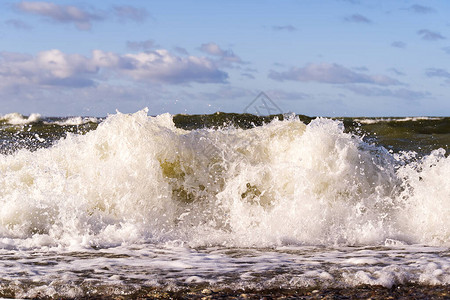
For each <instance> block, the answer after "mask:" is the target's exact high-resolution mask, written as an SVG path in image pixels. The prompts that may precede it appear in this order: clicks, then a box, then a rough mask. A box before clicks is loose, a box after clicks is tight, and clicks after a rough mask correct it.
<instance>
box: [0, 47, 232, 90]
mask: <svg viewBox="0 0 450 300" xmlns="http://www.w3.org/2000/svg"><path fill="white" fill-rule="evenodd" d="M111 77H114V78H115V79H121V80H125V81H131V82H133V81H139V82H146V83H170V84H186V83H191V82H198V83H223V82H225V81H226V79H227V77H228V74H227V73H225V72H223V71H221V70H219V69H218V68H217V66H216V65H215V63H214V62H212V61H211V60H209V59H207V58H204V57H194V56H189V57H178V56H175V55H173V54H171V53H169V52H168V51H167V50H156V51H152V52H145V53H144V52H141V53H134V54H131V53H129V54H124V55H121V54H117V53H113V52H105V51H102V50H94V51H93V52H92V55H91V57H87V56H83V55H79V54H67V53H63V52H62V51H60V50H57V49H53V50H48V51H42V52H40V53H38V54H37V55H35V56H32V55H26V54H20V53H11V52H2V53H0V90H2V89H3V90H5V89H16V88H19V87H26V88H44V89H49V88H52V87H53V88H55V87H58V86H64V87H69V88H85V87H88V86H95V85H97V84H98V83H99V82H101V81H104V82H106V81H107V80H108V79H109V78H111Z"/></svg>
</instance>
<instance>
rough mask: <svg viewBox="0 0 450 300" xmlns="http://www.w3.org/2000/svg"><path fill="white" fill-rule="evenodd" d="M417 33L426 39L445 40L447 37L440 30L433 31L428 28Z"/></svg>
mask: <svg viewBox="0 0 450 300" xmlns="http://www.w3.org/2000/svg"><path fill="white" fill-rule="evenodd" d="M417 34H418V35H420V36H421V37H422V40H426V41H437V40H445V37H444V36H443V35H442V34H440V33H439V32H435V31H431V30H428V29H421V30H419V31H417Z"/></svg>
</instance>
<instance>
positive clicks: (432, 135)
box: [0, 113, 450, 155]
mask: <svg viewBox="0 0 450 300" xmlns="http://www.w3.org/2000/svg"><path fill="white" fill-rule="evenodd" d="M292 117H293V115H270V116H256V115H252V114H237V113H214V114H202V115H184V114H179V115H174V116H173V121H174V123H175V126H177V127H178V128H182V129H186V130H196V129H203V128H215V129H217V128H224V127H230V126H232V127H237V128H242V129H249V128H253V127H255V126H262V125H264V124H267V123H269V122H270V121H272V120H273V119H275V118H278V119H279V120H284V119H286V118H292ZM296 117H298V118H299V119H300V120H301V121H302V122H304V123H305V124H308V123H309V122H311V120H313V119H314V118H313V117H308V116H305V115H296ZM336 119H338V120H340V121H342V122H343V124H344V127H345V130H346V131H347V132H351V133H354V134H357V135H359V136H363V138H364V140H365V141H367V142H369V143H375V144H377V145H380V146H383V147H385V148H386V149H388V150H392V151H394V152H399V151H415V152H417V153H419V154H420V155H423V154H428V153H430V152H431V151H432V150H434V149H439V148H443V149H444V150H445V151H446V153H447V155H448V153H449V145H450V117H442V118H336ZM64 120H67V118H44V119H41V120H39V121H37V122H33V123H29V124H22V125H11V124H8V123H7V122H6V121H5V120H2V119H0V152H1V153H3V154H6V153H12V152H14V151H16V150H17V149H21V148H27V149H30V150H36V149H38V148H41V147H48V146H50V145H52V144H53V143H54V142H55V141H57V140H59V139H61V138H63V137H65V136H66V135H67V134H68V133H73V134H85V133H87V132H89V131H91V130H95V129H96V128H97V126H98V124H99V123H100V122H101V121H102V120H104V119H98V122H92V121H89V122H85V123H83V124H80V125H58V124H57V123H58V122H59V124H61V122H63V121H64Z"/></svg>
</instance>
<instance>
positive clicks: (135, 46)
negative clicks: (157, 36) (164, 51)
mask: <svg viewBox="0 0 450 300" xmlns="http://www.w3.org/2000/svg"><path fill="white" fill-rule="evenodd" d="M155 46H156V44H155V41H153V40H146V41H138V42H132V41H128V42H127V47H128V48H129V49H131V50H134V51H138V50H144V51H146V50H150V49H152V48H154V47H155Z"/></svg>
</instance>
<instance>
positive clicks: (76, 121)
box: [53, 117, 100, 126]
mask: <svg viewBox="0 0 450 300" xmlns="http://www.w3.org/2000/svg"><path fill="white" fill-rule="evenodd" d="M99 121H100V119H99V118H95V117H71V118H67V119H65V120H62V121H55V122H53V123H55V124H58V125H60V126H76V125H83V124H87V123H98V122H99Z"/></svg>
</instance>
